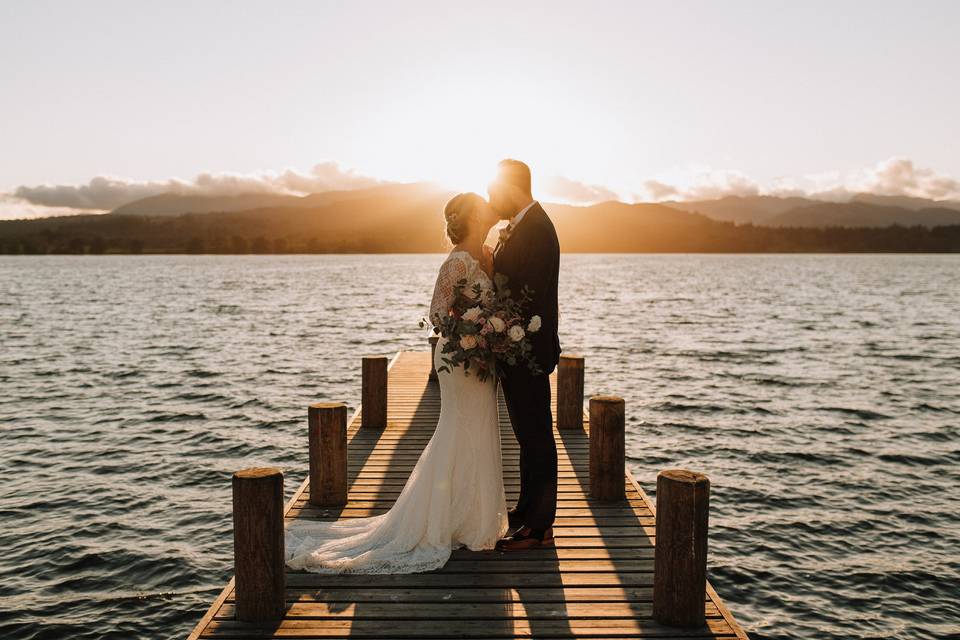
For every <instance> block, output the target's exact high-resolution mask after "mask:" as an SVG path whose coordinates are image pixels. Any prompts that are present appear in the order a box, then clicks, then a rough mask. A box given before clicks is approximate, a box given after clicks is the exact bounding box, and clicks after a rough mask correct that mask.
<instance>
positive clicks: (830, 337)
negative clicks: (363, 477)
mask: <svg viewBox="0 0 960 640" xmlns="http://www.w3.org/2000/svg"><path fill="white" fill-rule="evenodd" d="M441 259H442V257H441V256H433V255H415V256H156V257H153V256H143V257H134V256H118V257H112V256H100V257H94V256H57V257H53V256H51V257H28V256H24V257H19V256H2V257H0V347H2V351H0V388H2V395H0V428H2V436H3V445H2V448H0V551H2V554H0V576H2V580H0V637H2V638H6V639H14V638H17V639H19V638H31V639H40V638H58V639H59V638H74V639H82V638H124V639H128V638H183V637H185V636H186V634H187V633H188V632H189V630H190V629H191V628H192V627H193V625H194V624H195V623H196V622H197V620H198V619H199V618H200V616H201V615H202V613H203V612H204V611H205V609H206V607H207V606H208V604H209V603H210V601H211V600H212V599H213V598H214V596H215V595H216V594H217V593H218V592H219V590H220V588H221V587H222V586H223V584H224V583H225V581H226V580H227V579H228V578H229V576H230V574H231V573H232V545H231V540H232V539H231V520H230V474H231V473H232V472H233V471H235V470H237V469H240V468H243V467H247V466H253V465H270V466H279V467H281V468H283V469H284V470H286V473H287V482H286V489H287V493H288V495H289V494H290V493H292V491H293V490H294V488H295V487H297V486H298V485H299V484H300V482H301V481H302V479H303V477H304V475H305V473H306V469H307V459H306V445H305V442H304V422H305V413H306V409H305V408H306V405H307V404H308V403H310V402H315V401H318V400H321V399H334V400H344V401H347V402H348V403H349V404H350V405H351V407H352V406H355V405H356V404H357V402H358V400H359V395H360V366H359V364H360V363H359V358H360V356H361V355H366V354H392V353H394V352H396V351H397V350H399V349H423V348H424V346H425V342H424V337H423V336H424V334H423V331H422V330H421V329H420V328H419V327H418V326H417V319H418V318H419V317H420V316H421V315H423V314H424V313H425V312H426V310H427V305H428V302H429V296H430V293H431V291H432V286H433V277H434V273H435V269H436V267H437V266H438V264H439V262H440V261H441ZM561 310H562V319H561V341H562V343H563V347H564V349H565V351H567V352H571V353H581V354H583V355H585V357H586V360H587V378H586V390H587V394H588V395H592V394H597V393H612V394H617V395H621V396H623V397H625V398H626V401H627V420H628V423H627V431H628V433H627V453H628V464H629V466H630V468H631V469H632V470H633V471H634V473H635V474H636V475H637V477H638V479H639V481H640V483H641V484H642V485H643V486H644V487H645V488H646V489H647V490H648V491H650V492H651V493H652V490H653V488H654V479H655V477H656V473H657V471H658V470H660V469H663V468H669V467H687V468H691V469H694V470H698V471H702V472H705V473H707V474H708V475H709V476H710V477H711V480H712V483H713V495H712V497H711V507H712V511H711V514H710V528H711V529H710V535H711V538H710V568H709V574H710V578H711V580H712V581H713V583H714V585H715V586H716V588H717V590H718V591H719V592H720V594H721V596H722V597H723V598H724V599H725V600H726V602H727V604H728V605H729V606H730V608H731V609H732V610H733V612H734V614H735V615H736V616H737V617H738V619H739V620H740V621H741V622H742V623H743V624H744V626H745V627H746V628H747V629H748V631H749V632H750V633H751V635H752V637H754V638H820V639H824V638H837V639H840V638H844V639H846V638H943V637H947V636H950V635H951V634H956V633H958V630H960V629H958V619H960V609H958V605H957V595H958V585H960V256H886V255H884V256H875V255H856V256H854V255H847V256H832V255H804V256H783V255H764V256H647V255H638V256H628V255H609V256H590V255H570V256H564V259H563V267H562V274H561Z"/></svg>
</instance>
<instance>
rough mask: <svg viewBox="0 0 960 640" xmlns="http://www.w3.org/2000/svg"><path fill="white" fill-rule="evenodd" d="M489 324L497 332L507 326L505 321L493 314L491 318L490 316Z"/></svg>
mask: <svg viewBox="0 0 960 640" xmlns="http://www.w3.org/2000/svg"><path fill="white" fill-rule="evenodd" d="M490 324H491V325H493V330H494V331H496V332H497V333H500V332H502V331H503V330H504V329H506V328H507V323H506V322H504V321H503V320H501V319H500V318H498V317H497V316H493V317H492V318H490Z"/></svg>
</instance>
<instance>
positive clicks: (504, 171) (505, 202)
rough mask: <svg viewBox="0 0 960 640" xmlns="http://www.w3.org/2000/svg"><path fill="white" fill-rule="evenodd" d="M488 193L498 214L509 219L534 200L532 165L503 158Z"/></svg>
mask: <svg viewBox="0 0 960 640" xmlns="http://www.w3.org/2000/svg"><path fill="white" fill-rule="evenodd" d="M487 194H488V195H489V196H490V206H491V207H492V208H493V210H494V211H496V212H497V215H498V216H500V217H501V218H502V219H504V220H509V219H510V218H512V217H513V216H515V215H516V214H517V213H518V212H519V211H520V210H521V209H523V208H524V207H525V206H527V205H528V204H530V203H531V202H532V201H533V192H532V191H531V189H530V167H528V166H527V165H525V164H524V163H522V162H520V161H519V160H509V159H508V160H501V161H500V163H499V164H498V165H497V177H495V178H494V179H493V182H491V183H490V186H489V188H488V189H487Z"/></svg>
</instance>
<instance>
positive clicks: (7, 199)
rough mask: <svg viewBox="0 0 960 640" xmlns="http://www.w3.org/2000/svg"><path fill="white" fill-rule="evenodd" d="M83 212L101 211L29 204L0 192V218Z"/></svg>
mask: <svg viewBox="0 0 960 640" xmlns="http://www.w3.org/2000/svg"><path fill="white" fill-rule="evenodd" d="M85 213H103V211H101V210H90V209H74V208H70V207H46V206H43V205H37V204H31V203H29V202H27V201H26V200H22V199H20V198H17V197H14V196H13V195H11V194H9V193H0V220H17V219H22V218H48V217H50V216H71V215H82V214H85Z"/></svg>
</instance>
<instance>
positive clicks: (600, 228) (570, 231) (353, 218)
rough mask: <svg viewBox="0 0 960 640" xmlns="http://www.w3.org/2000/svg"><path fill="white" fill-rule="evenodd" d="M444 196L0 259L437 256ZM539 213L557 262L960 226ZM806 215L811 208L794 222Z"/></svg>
mask: <svg viewBox="0 0 960 640" xmlns="http://www.w3.org/2000/svg"><path fill="white" fill-rule="evenodd" d="M347 193H349V195H346V194H347ZM449 196H450V194H449V193H446V192H443V191H441V190H438V189H436V188H431V187H428V186H424V185H399V186H398V185H393V186H391V187H378V188H376V189H370V190H358V191H353V192H341V193H340V195H329V194H319V195H318V196H309V198H312V200H311V203H312V204H313V206H301V205H302V204H303V200H298V201H297V205H298V206H279V207H278V206H267V207H262V208H257V209H247V210H243V211H220V212H211V213H187V214H182V215H169V214H168V215H152V216H148V215H131V214H123V213H112V214H103V215H92V216H91V215H85V216H64V217H57V218H39V219H32V220H7V221H0V253H28V254H35V253H408V252H418V253H419V252H442V251H446V250H448V249H449V244H448V243H447V241H446V238H445V237H444V233H443V215H442V213H441V212H442V210H443V205H444V204H445V203H446V201H447V199H448V198H449ZM858 206H861V207H867V208H870V207H871V206H870V205H865V204H860V205H858ZM545 208H546V209H547V211H548V213H549V214H550V216H551V218H552V219H553V221H554V223H555V224H556V228H557V233H558V235H559V237H560V244H561V249H562V250H563V251H565V252H598V253H602V252H664V253H669V252H683V253H694V252H721V253H722V252H812V251H816V252H848V251H877V252H883V251H886V252H896V251H924V252H960V225H957V226H949V227H936V228H932V229H928V228H924V227H911V228H904V227H887V228H862V229H836V228H834V229H817V228H792V227H790V228H788V227H765V226H755V225H750V224H746V225H736V224H734V223H731V222H720V221H717V220H712V219H710V218H708V217H706V216H703V215H700V214H698V213H690V212H687V211H681V210H678V209H674V208H671V207H668V206H664V205H660V204H633V205H628V204H624V203H621V202H606V203H602V204H597V205H594V206H590V207H575V206H567V205H555V204H546V205H545ZM807 209H814V211H816V210H817V207H816V206H814V207H808V208H801V209H799V211H806V210H807ZM896 210H897V211H900V210H899V209H896ZM788 213H791V212H787V213H784V214H781V215H782V216H786V215H787V214H788ZM917 214H918V215H927V212H926V211H920V212H917ZM808 215H813V214H812V213H810V212H808ZM823 215H824V216H825V217H830V216H833V218H831V219H835V217H836V215H837V213H836V212H835V211H832V212H829V213H824V214H823ZM871 215H875V212H871Z"/></svg>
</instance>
